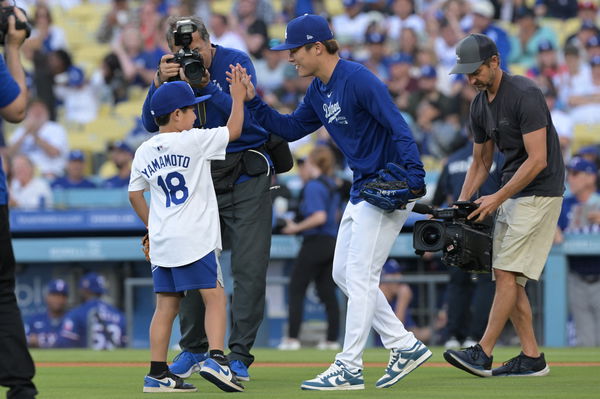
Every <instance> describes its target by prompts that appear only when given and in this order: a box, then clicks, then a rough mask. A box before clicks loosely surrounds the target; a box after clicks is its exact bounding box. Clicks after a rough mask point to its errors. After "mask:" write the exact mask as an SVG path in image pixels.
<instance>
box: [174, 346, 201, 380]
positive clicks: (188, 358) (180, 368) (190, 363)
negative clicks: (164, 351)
mask: <svg viewBox="0 0 600 399" xmlns="http://www.w3.org/2000/svg"><path fill="white" fill-rule="evenodd" d="M207 357H208V354H207V353H192V352H187V351H183V352H180V353H179V354H178V355H177V356H175V358H174V359H173V363H172V364H171V365H170V366H169V371H170V372H171V373H173V374H175V375H176V376H178V377H181V378H188V377H189V376H190V375H192V374H193V373H197V372H199V371H200V367H202V362H204V361H205V360H206V358H207Z"/></svg>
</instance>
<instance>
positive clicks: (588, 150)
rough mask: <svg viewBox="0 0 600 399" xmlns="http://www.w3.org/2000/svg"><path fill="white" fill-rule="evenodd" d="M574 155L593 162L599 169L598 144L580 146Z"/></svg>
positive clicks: (599, 149)
mask: <svg viewBox="0 0 600 399" xmlns="http://www.w3.org/2000/svg"><path fill="white" fill-rule="evenodd" d="M599 142H600V140H599ZM575 156H577V157H579V158H582V159H585V160H586V161H590V162H592V163H594V164H595V165H596V166H597V167H598V168H599V169H600V144H594V145H588V146H585V147H581V148H580V149H578V150H577V153H576V154H575Z"/></svg>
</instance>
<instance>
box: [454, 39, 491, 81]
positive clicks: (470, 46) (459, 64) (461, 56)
mask: <svg viewBox="0 0 600 399" xmlns="http://www.w3.org/2000/svg"><path fill="white" fill-rule="evenodd" d="M493 55H498V48H497V47H496V43H494V41H493V40H492V39H490V38H489V37H487V36H486V35H482V34H479V33H473V34H470V35H469V36H467V37H465V38H464V39H462V40H461V41H460V42H459V43H458V45H457V46H456V65H454V68H452V70H451V71H450V74H458V73H467V74H468V73H473V72H475V71H476V70H477V68H479V66H481V64H483V62H484V61H485V60H487V59H488V58H490V57H491V56H493Z"/></svg>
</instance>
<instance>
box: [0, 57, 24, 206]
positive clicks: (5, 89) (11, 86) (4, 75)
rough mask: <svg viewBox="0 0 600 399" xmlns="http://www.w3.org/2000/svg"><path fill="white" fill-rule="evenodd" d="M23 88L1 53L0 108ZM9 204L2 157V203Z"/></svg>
mask: <svg viewBox="0 0 600 399" xmlns="http://www.w3.org/2000/svg"><path fill="white" fill-rule="evenodd" d="M20 93H21V89H19V85H18V84H17V82H16V81H15V80H14V79H13V77H12V76H11V75H10V72H9V71H8V68H7V67H6V64H5V63H4V57H2V55H0V108H4V107H6V106H7V105H9V104H10V103H12V102H13V101H15V98H17V97H18V96H19V94H20ZM6 204H8V190H7V189H6V175H5V174H4V170H3V169H2V159H1V158H0V205H6Z"/></svg>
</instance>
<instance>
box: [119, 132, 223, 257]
mask: <svg viewBox="0 0 600 399" xmlns="http://www.w3.org/2000/svg"><path fill="white" fill-rule="evenodd" d="M228 143H229V129H227V127H219V128H216V129H191V130H186V131H183V132H180V133H161V134H157V135H156V136H154V137H152V138H151V139H149V140H147V141H146V142H144V143H143V144H142V145H141V146H140V147H139V148H138V149H137V151H136V152H135V157H134V159H133V164H132V167H131V179H130V181H129V191H139V190H147V189H148V188H149V189H150V216H149V220H148V233H149V235H150V259H151V262H152V264H153V265H157V266H162V267H177V266H184V265H187V264H189V263H192V262H194V261H196V260H198V259H200V258H202V257H203V256H205V255H206V254H208V253H209V252H211V251H213V250H214V249H216V248H218V249H219V250H220V249H221V229H220V224H219V209H218V205H217V197H216V194H215V189H214V186H213V182H212V178H211V175H210V161H211V160H213V159H215V160H216V159H225V149H226V147H227V144H228Z"/></svg>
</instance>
